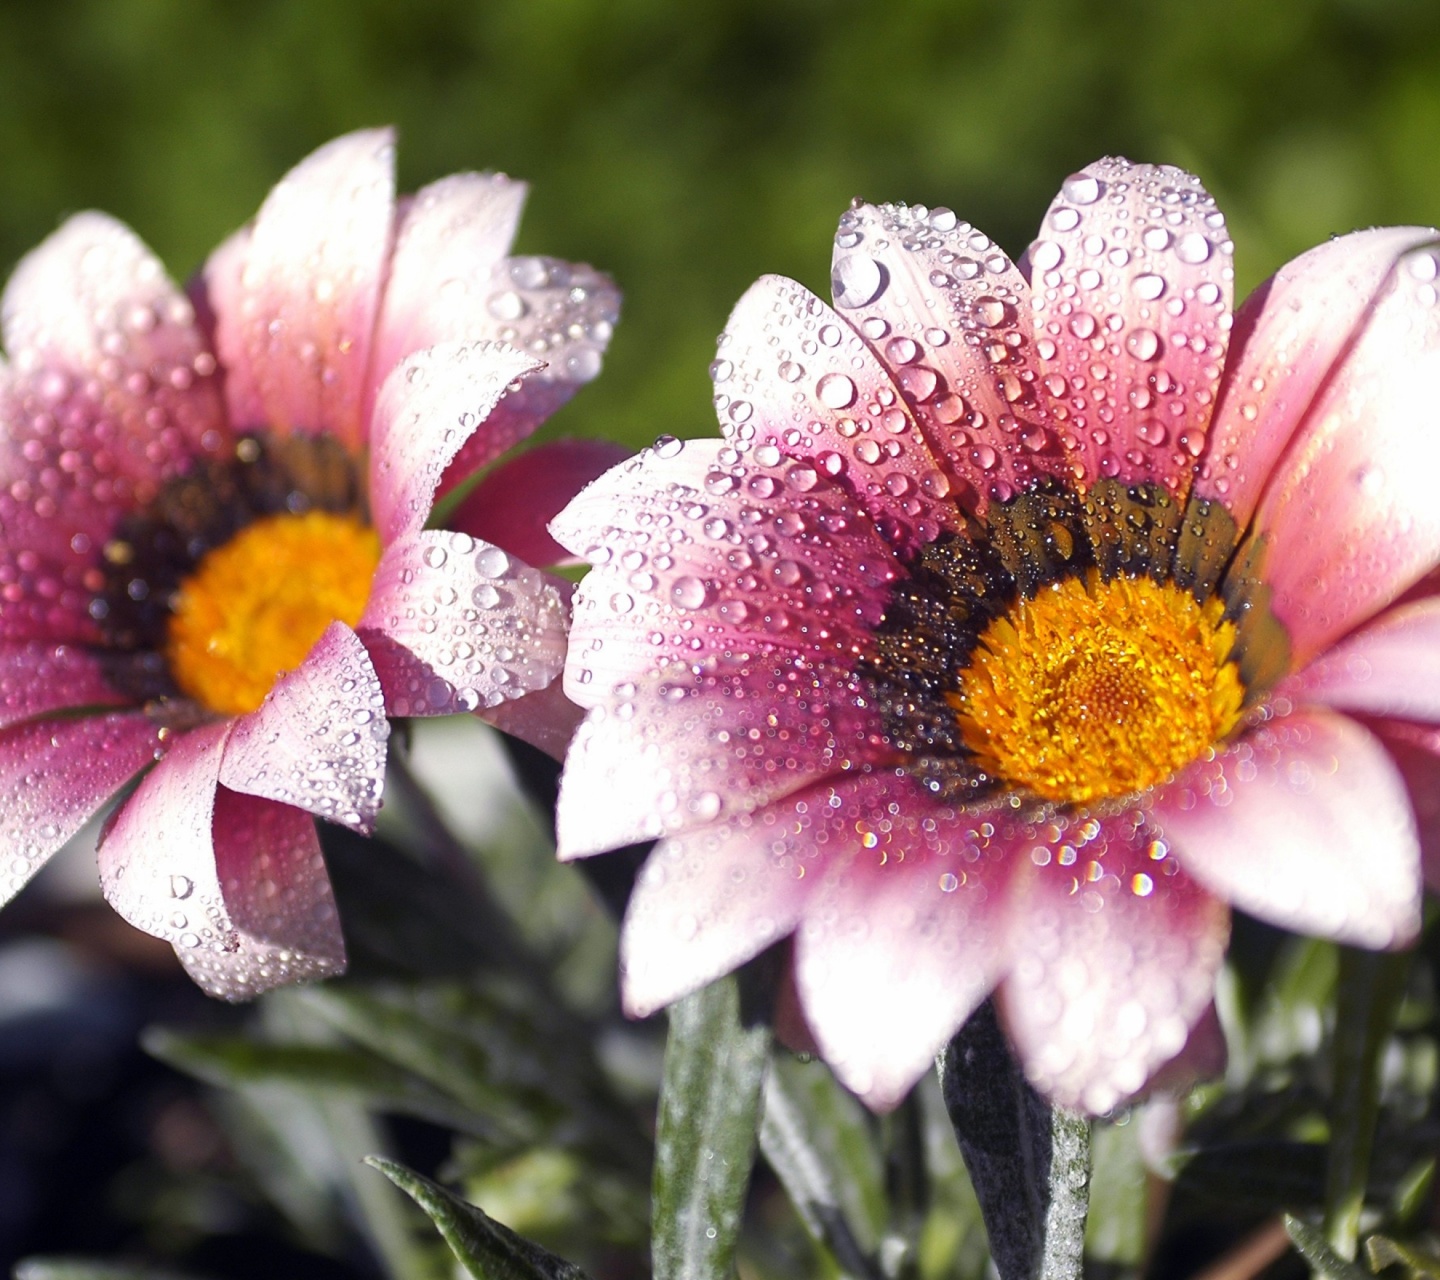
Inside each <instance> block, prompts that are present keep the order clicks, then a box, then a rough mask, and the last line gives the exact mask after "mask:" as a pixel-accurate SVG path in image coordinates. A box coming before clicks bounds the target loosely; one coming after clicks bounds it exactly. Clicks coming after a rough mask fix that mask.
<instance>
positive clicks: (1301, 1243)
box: [1285, 1213, 1372, 1280]
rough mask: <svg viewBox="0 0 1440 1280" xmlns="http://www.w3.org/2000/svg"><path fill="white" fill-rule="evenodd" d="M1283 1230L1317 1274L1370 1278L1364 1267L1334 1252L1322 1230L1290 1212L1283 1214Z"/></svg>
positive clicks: (1331, 1278)
mask: <svg viewBox="0 0 1440 1280" xmlns="http://www.w3.org/2000/svg"><path fill="white" fill-rule="evenodd" d="M1285 1230H1286V1232H1287V1233H1288V1234H1289V1236H1290V1242H1291V1244H1293V1245H1294V1246H1295V1252H1296V1253H1298V1254H1299V1255H1300V1256H1301V1257H1302V1258H1304V1259H1305V1261H1306V1262H1308V1263H1309V1264H1310V1269H1311V1270H1312V1271H1313V1272H1315V1274H1316V1275H1317V1276H1323V1277H1327V1278H1328V1280H1372V1277H1371V1276H1370V1275H1369V1274H1368V1273H1367V1272H1366V1270H1365V1268H1364V1267H1357V1266H1356V1265H1355V1264H1354V1263H1353V1262H1347V1261H1346V1260H1345V1259H1344V1258H1342V1257H1341V1256H1340V1255H1339V1254H1338V1253H1336V1252H1335V1250H1334V1249H1332V1248H1331V1247H1330V1245H1329V1243H1328V1242H1327V1241H1326V1239H1325V1236H1324V1234H1323V1233H1322V1232H1320V1231H1319V1230H1317V1229H1316V1228H1315V1227H1312V1226H1311V1225H1310V1224H1309V1223H1308V1222H1305V1221H1304V1220H1302V1219H1300V1218H1296V1217H1294V1216H1292V1215H1291V1214H1288V1213H1287V1214H1286V1215H1285Z"/></svg>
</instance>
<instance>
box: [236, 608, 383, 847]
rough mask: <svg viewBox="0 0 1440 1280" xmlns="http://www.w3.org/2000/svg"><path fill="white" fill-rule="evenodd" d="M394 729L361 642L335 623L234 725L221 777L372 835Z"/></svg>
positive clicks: (248, 791)
mask: <svg viewBox="0 0 1440 1280" xmlns="http://www.w3.org/2000/svg"><path fill="white" fill-rule="evenodd" d="M389 732H390V726H389V722H388V721H387V720H386V719H385V699H384V695H383V694H382V693H381V689H380V681H379V679H378V678H377V676H376V674H375V670H374V668H373V667H372V666H371V663H370V656H369V654H368V653H367V652H366V650H365V646H364V644H362V643H361V640H360V637H359V636H357V635H356V634H355V632H353V631H351V630H350V628H349V627H347V626H346V625H345V624H344V623H343V622H332V623H331V624H330V626H329V627H328V628H327V629H326V631H325V634H324V635H322V636H321V637H320V639H319V640H317V641H316V642H315V646H314V648H312V649H311V650H310V652H309V654H308V655H306V658H305V661H304V662H302V663H301V664H300V665H299V666H298V667H296V668H295V670H294V671H289V672H286V674H284V675H283V676H281V677H280V679H279V680H277V681H276V682H275V685H274V687H273V688H272V689H271V690H270V692H269V693H268V694H266V695H265V701H264V702H263V703H261V704H260V706H259V708H258V709H257V710H255V711H252V712H251V713H250V714H249V715H245V716H241V717H240V718H239V719H238V720H236V721H235V728H234V731H233V732H232V733H231V735H230V740H229V743H228V744H227V746H226V747H225V758H224V760H223V761H222V763H221V765H220V773H219V779H220V781H221V782H222V783H223V784H224V785H225V786H227V787H229V788H230V789H231V790H232V791H239V792H244V793H245V794H247V795H252V796H259V797H261V798H262V799H266V800H275V801H279V802H280V803H281V804H286V805H294V806H295V807H296V808H298V809H304V810H306V811H307V812H309V813H313V814H315V816H316V817H320V818H324V819H325V820H326V821H328V822H338V823H341V824H342V825H344V826H347V827H351V828H353V829H354V830H356V831H370V830H372V829H373V828H374V825H375V815H376V813H377V812H378V811H379V809H380V796H381V792H382V791H383V790H384V786H385V747H386V739H387V738H388V736H389Z"/></svg>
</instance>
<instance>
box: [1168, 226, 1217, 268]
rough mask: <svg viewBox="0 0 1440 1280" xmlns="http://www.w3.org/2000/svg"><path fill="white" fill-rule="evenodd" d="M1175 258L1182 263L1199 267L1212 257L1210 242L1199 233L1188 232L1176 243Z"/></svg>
mask: <svg viewBox="0 0 1440 1280" xmlns="http://www.w3.org/2000/svg"><path fill="white" fill-rule="evenodd" d="M1175 256H1176V257H1177V258H1179V259H1180V261H1181V262H1185V263H1188V264H1189V265H1190V266H1192V267H1193V266H1197V265H1199V264H1200V263H1202V262H1204V261H1205V259H1206V258H1208V257H1209V256H1210V241H1209V240H1207V239H1206V238H1205V237H1204V236H1202V235H1201V234H1200V233H1199V232H1198V231H1187V232H1186V233H1185V234H1184V235H1183V236H1181V237H1180V239H1179V240H1177V241H1176V242H1175Z"/></svg>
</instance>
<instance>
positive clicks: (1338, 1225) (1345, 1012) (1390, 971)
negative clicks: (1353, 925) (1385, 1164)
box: [1325, 947, 1411, 1259]
mask: <svg viewBox="0 0 1440 1280" xmlns="http://www.w3.org/2000/svg"><path fill="white" fill-rule="evenodd" d="M1410 958H1411V953H1410V952H1408V951H1399V952H1395V951H1360V950H1357V949H1356V948H1354V947H1341V948H1340V977H1339V982H1338V984H1337V986H1336V994H1335V1041H1334V1058H1333V1073H1334V1085H1333V1087H1332V1093H1331V1099H1330V1152H1329V1161H1328V1166H1327V1169H1326V1176H1325V1236H1326V1238H1327V1239H1328V1240H1329V1242H1330V1245H1331V1247H1332V1248H1334V1250H1335V1252H1336V1253H1338V1254H1339V1255H1340V1256H1341V1257H1342V1258H1346V1259H1353V1258H1354V1257H1355V1249H1356V1245H1357V1244H1358V1242H1359V1235H1360V1211H1361V1209H1362V1208H1363V1207H1364V1204H1365V1185H1366V1182H1367V1180H1368V1178H1369V1173H1370V1152H1371V1148H1372V1147H1373V1146H1374V1142H1375V1121H1376V1117H1377V1115H1378V1113H1379V1108H1380V1069H1381V1057H1382V1054H1383V1051H1384V1048H1385V1041H1386V1040H1387V1039H1388V1038H1389V1036H1390V1034H1391V1032H1392V1031H1393V1030H1394V1028H1395V1020H1396V1017H1397V1016H1398V1014H1399V1012H1400V1001H1401V998H1402V997H1403V995H1404V993H1405V978H1406V975H1407V974H1408V973H1409V971H1410Z"/></svg>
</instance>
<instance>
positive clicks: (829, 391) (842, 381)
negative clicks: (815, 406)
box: [815, 373, 855, 409]
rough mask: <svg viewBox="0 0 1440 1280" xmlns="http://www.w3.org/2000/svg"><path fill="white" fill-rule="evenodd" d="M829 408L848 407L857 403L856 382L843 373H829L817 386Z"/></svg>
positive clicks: (822, 399) (817, 391)
mask: <svg viewBox="0 0 1440 1280" xmlns="http://www.w3.org/2000/svg"><path fill="white" fill-rule="evenodd" d="M815 394H816V395H817V396H819V397H820V403H821V404H823V405H824V406H825V407H826V408H827V409H847V408H849V407H850V406H851V405H852V404H854V403H855V384H854V382H852V381H851V380H850V379H849V378H848V377H846V376H845V374H843V373H827V374H826V375H825V376H824V377H823V378H821V379H820V381H819V382H818V383H817V384H816V386H815Z"/></svg>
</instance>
